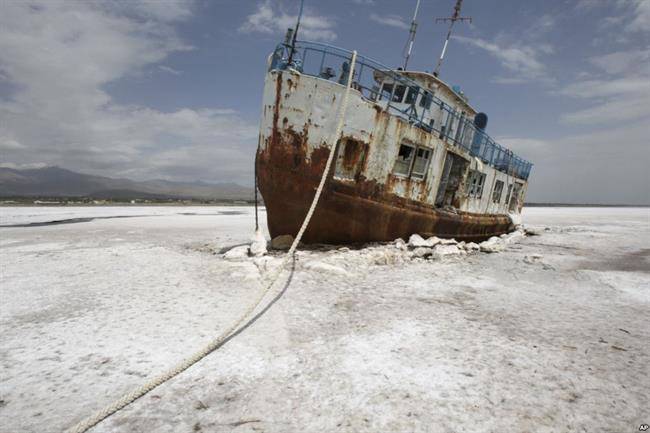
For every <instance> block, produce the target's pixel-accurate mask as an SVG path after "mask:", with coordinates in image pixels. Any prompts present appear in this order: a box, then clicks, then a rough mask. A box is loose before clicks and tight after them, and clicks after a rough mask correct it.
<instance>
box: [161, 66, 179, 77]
mask: <svg viewBox="0 0 650 433" xmlns="http://www.w3.org/2000/svg"><path fill="white" fill-rule="evenodd" d="M158 69H160V70H161V71H163V72H168V73H170V74H172V75H181V74H182V73H183V71H179V70H177V69H174V68H172V67H171V66H166V65H158Z"/></svg>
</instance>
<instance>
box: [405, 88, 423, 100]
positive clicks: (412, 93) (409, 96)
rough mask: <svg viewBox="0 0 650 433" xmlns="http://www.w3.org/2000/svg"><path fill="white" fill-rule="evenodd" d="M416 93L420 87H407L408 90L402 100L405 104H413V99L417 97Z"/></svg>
mask: <svg viewBox="0 0 650 433" xmlns="http://www.w3.org/2000/svg"><path fill="white" fill-rule="evenodd" d="M418 93H420V88H419V87H417V86H413V87H409V91H408V93H407V94H406V99H405V100H404V103H405V104H415V100H416V99H417V98H418Z"/></svg>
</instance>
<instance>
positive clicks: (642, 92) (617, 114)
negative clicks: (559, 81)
mask: <svg viewBox="0 0 650 433" xmlns="http://www.w3.org/2000/svg"><path fill="white" fill-rule="evenodd" d="M589 61H590V63H592V64H593V65H595V66H596V67H598V68H600V69H601V71H602V72H601V74H600V76H597V78H595V79H587V80H581V81H575V82H573V83H570V84H568V85H566V86H564V87H563V88H562V89H560V90H559V91H558V93H559V94H561V95H564V96H569V97H572V98H575V99H579V100H584V101H586V102H587V103H589V104H591V106H589V107H588V108H584V109H581V110H577V111H573V112H569V113H565V114H564V115H562V117H561V120H562V121H564V122H565V123H570V124H583V125H608V124H617V123H619V122H631V121H639V120H645V121H650V103H649V102H648V101H650V49H645V50H636V49H632V50H627V51H616V52H612V53H608V54H605V55H602V56H597V57H592V58H590V59H589Z"/></svg>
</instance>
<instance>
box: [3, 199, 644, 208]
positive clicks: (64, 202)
mask: <svg viewBox="0 0 650 433" xmlns="http://www.w3.org/2000/svg"><path fill="white" fill-rule="evenodd" d="M254 205H255V203H254V202H253V201H251V200H215V201H207V200H174V201H166V200H165V201H137V200H136V201H135V203H132V202H127V201H106V202H99V203H94V202H91V201H83V202H82V201H74V200H71V199H69V198H66V199H57V198H55V197H51V198H38V199H34V198H25V197H22V198H10V199H2V198H0V207H12V206H20V207H71V206H84V207H86V206H87V207H111V206H112V207H115V206H170V207H173V206H254ZM259 205H260V206H264V203H263V202H260V203H259ZM526 207H602V208H614V207H623V208H626V207H629V208H650V204H593V203H526V204H524V208H526Z"/></svg>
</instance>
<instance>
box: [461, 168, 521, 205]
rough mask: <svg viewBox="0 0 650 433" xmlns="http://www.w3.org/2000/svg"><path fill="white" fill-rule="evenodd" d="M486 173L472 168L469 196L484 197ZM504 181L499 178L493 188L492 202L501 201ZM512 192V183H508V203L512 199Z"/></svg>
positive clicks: (469, 178)
mask: <svg viewBox="0 0 650 433" xmlns="http://www.w3.org/2000/svg"><path fill="white" fill-rule="evenodd" d="M485 177H486V175H485V173H481V172H480V171H477V170H470V172H469V175H468V176H467V187H466V189H467V195H468V196H469V197H474V198H479V199H480V198H481V197H483V187H484V186H485ZM504 185H505V184H504V182H503V181H502V180H497V181H496V182H495V183H494V189H493V190H492V203H501V196H502V195H503V186H504ZM511 193H512V184H511V185H508V193H507V194H506V203H508V202H509V201H510V194H511Z"/></svg>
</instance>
